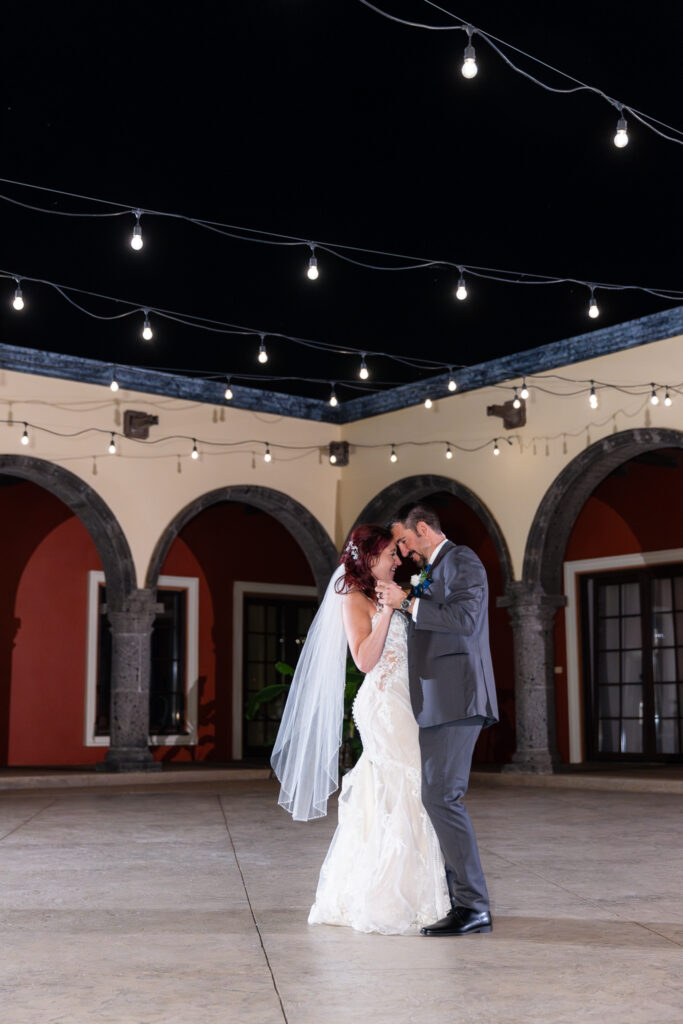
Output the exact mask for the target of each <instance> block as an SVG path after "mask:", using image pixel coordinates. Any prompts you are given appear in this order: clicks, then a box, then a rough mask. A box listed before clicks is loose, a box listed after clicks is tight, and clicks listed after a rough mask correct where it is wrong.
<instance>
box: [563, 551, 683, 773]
mask: <svg viewBox="0 0 683 1024" xmlns="http://www.w3.org/2000/svg"><path fill="white" fill-rule="evenodd" d="M581 587H582V594H581V608H582V625H583V630H582V633H583V670H584V671H583V678H584V696H585V700H586V725H587V730H586V731H587V737H586V739H587V744H586V748H587V752H588V757H589V759H591V760H593V759H594V760H615V761H681V760H683V566H681V565H671V566H652V567H651V568H648V569H637V570H627V571H624V572H605V573H600V574H597V575H593V576H584V577H583V579H582V581H581Z"/></svg>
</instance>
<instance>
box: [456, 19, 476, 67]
mask: <svg viewBox="0 0 683 1024" xmlns="http://www.w3.org/2000/svg"><path fill="white" fill-rule="evenodd" d="M460 70H461V72H462V77H463V78H474V76H475V75H476V73H477V71H478V70H479V68H478V67H477V61H476V57H475V53H474V47H473V46H472V29H471V28H470V26H469V25H468V26H467V46H466V47H465V59H464V61H463V64H462V67H461V69H460Z"/></svg>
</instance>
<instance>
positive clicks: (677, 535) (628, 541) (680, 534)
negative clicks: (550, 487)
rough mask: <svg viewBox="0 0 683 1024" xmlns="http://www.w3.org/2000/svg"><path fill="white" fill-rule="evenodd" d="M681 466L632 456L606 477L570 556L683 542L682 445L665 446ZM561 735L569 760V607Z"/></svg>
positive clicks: (558, 626)
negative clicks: (677, 447) (674, 448)
mask: <svg viewBox="0 0 683 1024" xmlns="http://www.w3.org/2000/svg"><path fill="white" fill-rule="evenodd" d="M658 455H660V456H661V455H669V456H671V457H672V458H674V459H676V460H677V461H678V468H677V469H675V468H666V467H662V466H654V465H647V464H644V463H640V462H635V461H632V462H628V463H626V464H625V466H624V468H625V469H626V473H625V474H624V475H618V476H616V475H613V476H610V477H608V478H607V479H606V480H604V481H603V482H602V483H601V484H600V485H599V486H598V487H596V489H595V491H594V492H593V494H592V495H591V497H590V498H589V499H588V501H587V502H586V504H585V505H584V506H583V508H582V510H581V512H580V513H579V516H578V518H577V520H576V522H575V524H574V528H573V530H572V532H571V534H570V536H569V541H568V543H567V548H566V550H565V554H564V561H566V562H573V561H577V560H579V559H583V558H607V557H609V556H612V555H626V554H630V553H631V552H634V551H663V550H666V549H668V548H680V547H683V517H682V516H681V509H682V508H683V468H682V467H681V453H680V452H678V451H670V452H668V451H667V452H659V453H658ZM555 665H556V666H558V667H559V668H561V669H562V672H561V673H560V674H558V675H556V677H555V679H556V711H557V739H558V749H559V752H560V756H561V757H562V758H563V760H565V761H568V760H569V718H568V708H567V663H566V640H565V615H564V611H563V610H561V611H560V612H558V615H557V619H556V623H555Z"/></svg>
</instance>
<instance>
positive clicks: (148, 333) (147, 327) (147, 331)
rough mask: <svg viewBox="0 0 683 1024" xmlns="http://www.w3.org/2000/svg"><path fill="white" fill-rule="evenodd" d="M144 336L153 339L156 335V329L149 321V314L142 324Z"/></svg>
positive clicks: (147, 339)
mask: <svg viewBox="0 0 683 1024" xmlns="http://www.w3.org/2000/svg"><path fill="white" fill-rule="evenodd" d="M142 337H143V338H144V340H145V341H151V340H152V338H153V337H154V331H153V330H152V325H151V324H150V322H149V316H145V322H144V324H143V325H142Z"/></svg>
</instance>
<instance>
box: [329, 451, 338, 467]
mask: <svg viewBox="0 0 683 1024" xmlns="http://www.w3.org/2000/svg"><path fill="white" fill-rule="evenodd" d="M336 461H337V456H336V455H335V454H334V452H330V462H331V463H332V465H333V466H334V464H335V462H336Z"/></svg>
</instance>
